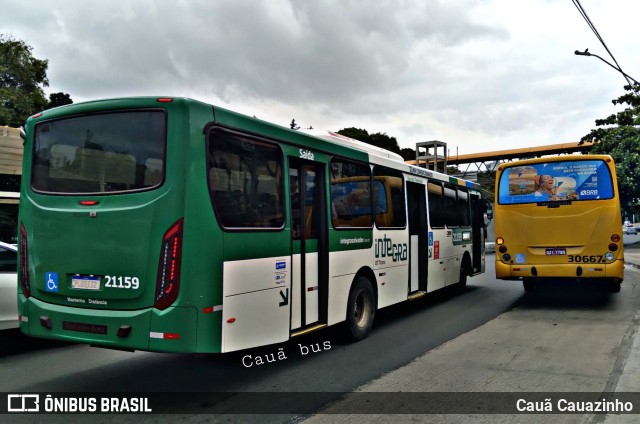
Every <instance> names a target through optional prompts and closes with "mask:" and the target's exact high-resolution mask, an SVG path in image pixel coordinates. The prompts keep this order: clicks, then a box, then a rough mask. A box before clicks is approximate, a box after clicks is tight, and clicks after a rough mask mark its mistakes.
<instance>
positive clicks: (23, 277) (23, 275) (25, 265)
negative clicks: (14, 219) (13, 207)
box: [20, 222, 31, 297]
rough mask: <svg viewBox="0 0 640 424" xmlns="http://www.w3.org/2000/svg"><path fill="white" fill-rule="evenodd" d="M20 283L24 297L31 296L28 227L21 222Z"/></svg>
mask: <svg viewBox="0 0 640 424" xmlns="http://www.w3.org/2000/svg"><path fill="white" fill-rule="evenodd" d="M20 285H21V286H22V294H23V295H24V297H29V296H31V280H30V278H29V249H28V245H27V229H26V228H24V224H23V223H22V222H20Z"/></svg>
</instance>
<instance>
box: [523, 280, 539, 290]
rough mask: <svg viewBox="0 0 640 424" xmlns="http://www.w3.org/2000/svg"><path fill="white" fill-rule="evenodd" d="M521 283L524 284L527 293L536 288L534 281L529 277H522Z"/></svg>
mask: <svg viewBox="0 0 640 424" xmlns="http://www.w3.org/2000/svg"><path fill="white" fill-rule="evenodd" d="M522 285H523V286H524V291H525V292H527V293H531V292H533V291H535V290H536V282H535V281H533V279H531V278H525V279H523V280H522Z"/></svg>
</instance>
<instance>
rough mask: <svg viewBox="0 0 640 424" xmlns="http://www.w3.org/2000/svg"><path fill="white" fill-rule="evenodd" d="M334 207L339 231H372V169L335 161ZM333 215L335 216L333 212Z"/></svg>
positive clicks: (358, 164) (332, 205) (333, 162)
mask: <svg viewBox="0 0 640 424" xmlns="http://www.w3.org/2000/svg"><path fill="white" fill-rule="evenodd" d="M331 207H332V208H334V209H335V212H336V214H335V216H333V226H334V227H336V228H371V227H372V226H373V215H372V210H371V168H370V167H369V165H366V164H362V163H356V162H351V161H346V160H339V159H333V160H332V162H331ZM332 215H333V213H332Z"/></svg>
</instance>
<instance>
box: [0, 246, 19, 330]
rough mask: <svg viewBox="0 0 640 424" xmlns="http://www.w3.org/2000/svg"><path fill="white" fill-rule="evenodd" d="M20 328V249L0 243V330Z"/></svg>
mask: <svg viewBox="0 0 640 424" xmlns="http://www.w3.org/2000/svg"><path fill="white" fill-rule="evenodd" d="M7 328H18V249H17V247H16V246H15V245H13V244H8V243H3V242H0V330H5V329H7Z"/></svg>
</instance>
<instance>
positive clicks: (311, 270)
mask: <svg viewBox="0 0 640 424" xmlns="http://www.w3.org/2000/svg"><path fill="white" fill-rule="evenodd" d="M325 185H326V184H325V166H324V164H320V163H316V162H309V161H303V160H300V159H297V158H290V160H289V190H290V197H291V198H290V206H291V211H290V212H291V213H290V216H291V264H292V266H291V330H296V329H301V328H305V327H309V326H312V325H318V324H323V323H326V321H327V317H326V314H327V298H328V297H327V295H328V290H327V287H328V262H329V253H328V252H329V251H328V244H327V243H328V241H327V237H328V235H327V213H326V210H327V206H326V187H325Z"/></svg>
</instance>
